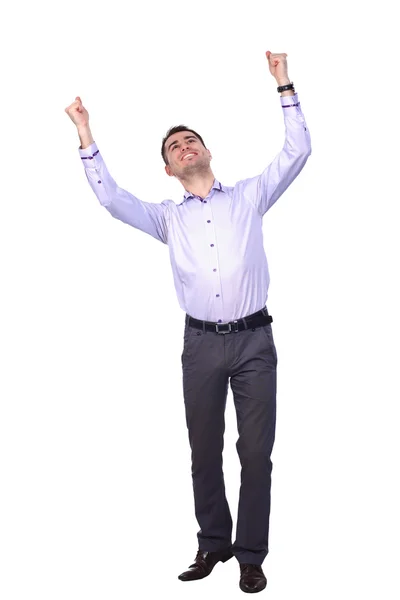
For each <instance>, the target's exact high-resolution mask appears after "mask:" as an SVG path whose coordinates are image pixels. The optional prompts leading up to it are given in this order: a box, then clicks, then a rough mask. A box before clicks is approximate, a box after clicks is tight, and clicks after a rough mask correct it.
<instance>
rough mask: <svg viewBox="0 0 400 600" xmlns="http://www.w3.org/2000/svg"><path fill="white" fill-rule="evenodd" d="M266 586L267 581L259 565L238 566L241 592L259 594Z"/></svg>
mask: <svg viewBox="0 0 400 600" xmlns="http://www.w3.org/2000/svg"><path fill="white" fill-rule="evenodd" d="M266 585H267V580H266V578H265V575H264V573H263V570H262V568H261V565H248V564H241V565H240V581H239V587H240V589H241V590H242V592H250V593H255V592H261V590H263V589H264V588H265V587H266Z"/></svg>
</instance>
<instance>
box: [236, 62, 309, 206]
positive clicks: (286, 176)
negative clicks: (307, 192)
mask: <svg viewBox="0 0 400 600" xmlns="http://www.w3.org/2000/svg"><path fill="white" fill-rule="evenodd" d="M266 56H267V60H268V65H269V70H270V73H271V75H273V77H274V78H275V80H276V82H277V84H278V86H279V87H280V86H290V84H291V82H290V79H289V76H288V69H287V61H286V57H287V55H286V54H284V53H283V54H272V53H271V52H269V51H268V52H267V53H266ZM280 101H281V105H282V111H283V118H284V123H285V141H284V144H283V148H282V150H281V151H280V152H279V154H277V156H276V157H275V158H274V160H273V161H272V162H271V163H270V164H269V165H268V166H267V167H266V168H265V169H264V171H263V172H262V173H261V175H258V176H257V177H252V178H250V179H245V180H243V181H239V182H238V183H237V184H236V185H237V186H238V189H239V190H240V193H241V194H243V195H244V196H245V197H246V198H247V199H248V200H249V201H250V202H251V203H252V204H253V205H254V206H255V207H256V208H257V210H258V211H259V213H260V215H261V216H263V215H264V214H265V213H266V212H267V210H269V209H270V208H271V206H272V205H273V204H274V203H275V202H276V201H277V200H278V198H279V197H280V196H281V195H282V194H283V192H284V191H285V190H286V189H287V188H288V187H289V185H290V184H291V183H292V181H293V180H294V179H295V178H296V177H297V176H298V174H299V173H300V171H301V170H302V169H303V167H304V165H305V164H306V162H307V159H308V157H309V156H310V154H311V140H310V133H309V131H308V127H307V124H306V121H305V118H304V115H303V113H302V110H301V107H300V102H299V99H298V95H297V94H296V92H295V91H294V89H292V90H285V91H283V92H281V98H280Z"/></svg>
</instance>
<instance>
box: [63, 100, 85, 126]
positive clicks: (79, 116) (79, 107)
mask: <svg viewBox="0 0 400 600" xmlns="http://www.w3.org/2000/svg"><path fill="white" fill-rule="evenodd" d="M65 112H66V113H67V115H68V116H69V118H70V119H71V121H72V122H73V123H75V125H76V126H77V127H78V129H79V128H83V127H88V125H89V113H88V111H87V110H86V108H85V107H84V106H83V104H82V100H81V99H80V97H79V96H77V97H76V98H75V102H73V103H72V104H70V106H68V107H67V108H66V109H65Z"/></svg>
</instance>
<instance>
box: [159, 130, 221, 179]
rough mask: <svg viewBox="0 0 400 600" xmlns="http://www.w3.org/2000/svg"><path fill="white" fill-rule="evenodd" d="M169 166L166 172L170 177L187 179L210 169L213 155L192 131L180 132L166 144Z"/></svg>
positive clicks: (172, 136)
mask: <svg viewBox="0 0 400 600" xmlns="http://www.w3.org/2000/svg"><path fill="white" fill-rule="evenodd" d="M164 147H165V154H166V158H167V161H168V164H167V165H166V166H165V171H166V173H167V175H169V176H170V177H173V176H175V177H178V178H183V179H184V178H185V177H191V176H193V175H195V174H197V173H201V172H204V171H207V170H208V169H209V168H210V161H211V153H210V151H209V150H207V149H206V148H204V146H203V144H202V143H201V141H200V140H199V139H198V138H197V137H196V136H195V135H194V133H192V132H191V131H180V132H179V133H175V134H174V135H171V136H170V137H169V138H168V139H167V140H166V142H165V146H164Z"/></svg>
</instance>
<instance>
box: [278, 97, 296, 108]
mask: <svg viewBox="0 0 400 600" xmlns="http://www.w3.org/2000/svg"><path fill="white" fill-rule="evenodd" d="M280 99H281V105H282V108H283V107H292V106H298V105H299V104H300V102H299V98H298V96H297V94H294V95H293V96H280ZM286 110H287V108H286Z"/></svg>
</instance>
